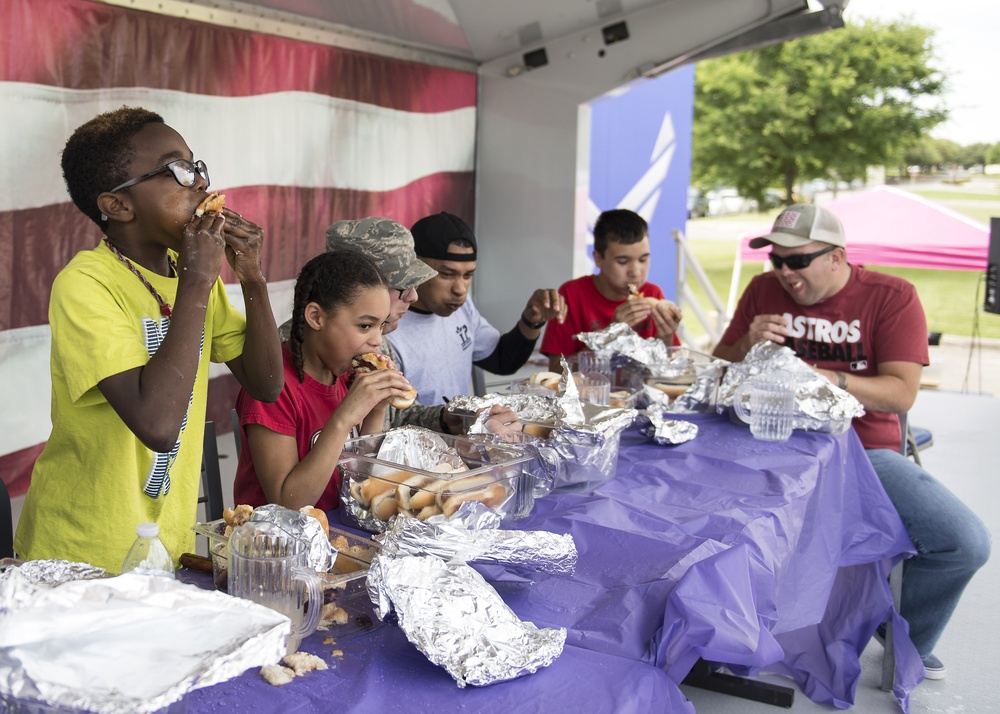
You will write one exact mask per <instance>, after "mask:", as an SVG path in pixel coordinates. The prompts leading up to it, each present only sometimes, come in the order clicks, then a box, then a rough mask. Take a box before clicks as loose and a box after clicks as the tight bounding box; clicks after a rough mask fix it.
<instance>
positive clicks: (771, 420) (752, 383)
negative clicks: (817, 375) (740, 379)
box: [733, 369, 795, 441]
mask: <svg viewBox="0 0 1000 714" xmlns="http://www.w3.org/2000/svg"><path fill="white" fill-rule="evenodd" d="M748 393H749V397H750V409H749V411H748V410H747V408H746V406H745V405H744V401H745V400H746V397H747V394H748ZM733 409H734V410H735V412H736V416H738V417H739V418H740V419H741V420H742V421H744V422H746V423H747V424H749V425H750V433H751V434H753V437H754V438H755V439H761V440H762V441H786V440H787V439H788V437H790V436H791V435H792V418H793V417H794V415H795V375H794V374H792V373H791V372H788V371H786V370H783V369H776V370H774V371H772V372H767V373H765V374H758V375H757V376H755V377H752V378H751V379H748V380H747V381H746V382H744V383H743V384H741V385H740V386H739V387H738V388H737V389H736V392H735V393H734V394H733Z"/></svg>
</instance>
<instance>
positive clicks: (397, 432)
mask: <svg viewBox="0 0 1000 714" xmlns="http://www.w3.org/2000/svg"><path fill="white" fill-rule="evenodd" d="M378 458H379V459H381V460H382V461H390V462H392V463H394V464H405V465H406V466H409V467H410V468H415V469H422V470H424V471H429V470H431V469H432V468H434V467H435V466H437V465H439V464H448V465H449V466H451V467H452V468H453V469H465V468H466V464H465V462H463V461H462V457H461V456H459V454H458V452H457V451H455V449H453V448H451V447H450V446H449V445H448V442H446V441H445V440H444V439H442V438H441V437H440V436H439V435H438V433H437V432H436V431H431V430H430V429H424V428H421V427H418V426H404V427H401V428H399V429H393V430H392V431H390V432H387V433H386V435H385V438H384V439H383V440H382V444H381V446H379V449H378ZM476 466H477V467H478V466H479V465H478V464H477V465H476Z"/></svg>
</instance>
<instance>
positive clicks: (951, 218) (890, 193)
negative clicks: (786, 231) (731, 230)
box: [740, 186, 990, 271]
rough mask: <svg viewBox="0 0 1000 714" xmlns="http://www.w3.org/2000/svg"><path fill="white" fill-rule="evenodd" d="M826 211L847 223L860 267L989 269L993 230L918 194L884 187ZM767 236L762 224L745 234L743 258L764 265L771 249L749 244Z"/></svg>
mask: <svg viewBox="0 0 1000 714" xmlns="http://www.w3.org/2000/svg"><path fill="white" fill-rule="evenodd" d="M823 207H824V208H826V209H828V210H829V211H830V212H832V213H833V214H834V215H835V216H837V218H839V219H840V222H841V223H842V224H843V225H844V232H845V234H846V235H847V256H848V260H850V262H852V263H854V264H856V265H882V266H894V267H900V268H937V269H939V270H977V271H981V270H986V257H987V253H988V251H989V242H990V235H989V228H987V227H986V226H985V225H983V224H982V223H979V222H978V221H974V220H972V219H971V218H966V217H965V216H962V215H960V214H958V213H955V212H954V211H951V210H949V209H947V208H944V207H942V206H939V205H937V204H935V203H933V202H931V201H928V200H927V199H924V198H921V197H920V196H917V195H916V194H912V193H909V192H908V191H902V190H900V189H897V188H892V187H890V186H880V187H878V188H874V189H871V190H868V191H861V192H859V193H852V194H850V195H847V196H845V197H843V198H838V199H836V200H834V201H830V202H829V203H825V204H823ZM769 232H770V226H761V228H760V230H757V231H754V232H751V233H748V234H747V235H744V236H743V237H742V238H741V239H740V258H741V260H743V261H748V262H762V261H766V260H767V254H768V250H767V249H759V250H753V249H751V248H750V246H749V243H750V240H751V239H752V238H755V237H757V236H761V235H766V234H767V233H769Z"/></svg>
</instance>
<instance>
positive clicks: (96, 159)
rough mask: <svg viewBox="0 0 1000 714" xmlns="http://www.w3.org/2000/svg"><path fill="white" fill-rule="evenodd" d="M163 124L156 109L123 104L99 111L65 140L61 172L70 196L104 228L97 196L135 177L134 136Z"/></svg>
mask: <svg viewBox="0 0 1000 714" xmlns="http://www.w3.org/2000/svg"><path fill="white" fill-rule="evenodd" d="M162 123H163V117H161V116H160V115H159V114H157V113H156V112H151V111H149V110H148V109H143V108H142V107H126V106H123V107H121V108H120V109H115V110H113V111H110V112H105V113H104V114H98V115H97V116H96V117H94V118H93V119H91V120H90V121H88V122H87V123H86V124H83V125H81V126H80V127H78V128H77V130H76V131H74V132H73V135H72V136H70V137H69V139H68V140H67V141H66V146H65V147H64V148H63V152H62V172H63V180H65V181H66V188H67V190H68V191H69V197H70V198H71V199H73V203H74V204H75V205H76V207H77V208H79V209H80V210H81V211H82V212H83V213H84V215H86V216H87V218H89V219H90V220H92V221H93V222H94V223H96V224H97V225H98V226H100V228H101V229H102V230H103V229H104V227H105V224H106V223H107V221H105V220H101V209H100V208H98V207H97V197H98V196H99V195H100V194H101V193H103V192H105V191H110V190H111V189H112V188H114V187H115V186H117V185H118V184H121V183H124V182H126V181H128V180H129V179H130V178H132V177H131V176H128V175H127V171H128V168H127V167H128V163H129V162H130V161H132V159H133V158H134V157H135V153H136V152H135V148H134V147H133V146H132V138H133V137H134V136H135V135H136V134H137V133H139V131H140V130H141V129H142V128H143V127H144V126H146V125H147V124H162Z"/></svg>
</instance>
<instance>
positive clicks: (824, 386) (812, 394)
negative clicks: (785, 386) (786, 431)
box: [719, 340, 865, 434]
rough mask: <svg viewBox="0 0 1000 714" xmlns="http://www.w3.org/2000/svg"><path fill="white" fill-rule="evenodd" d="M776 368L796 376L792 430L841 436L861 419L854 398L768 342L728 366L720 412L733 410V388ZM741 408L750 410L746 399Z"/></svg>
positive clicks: (860, 409) (787, 349)
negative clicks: (852, 423) (852, 422)
mask: <svg viewBox="0 0 1000 714" xmlns="http://www.w3.org/2000/svg"><path fill="white" fill-rule="evenodd" d="M776 369H784V370H787V371H789V372H792V373H793V374H794V375H795V416H794V417H793V418H792V428H793V429H804V430H806V431H818V432H824V433H830V434H842V433H844V432H845V431H847V429H848V428H849V427H850V426H851V420H852V419H854V418H856V417H860V416H864V413H865V408H864V407H863V406H861V402H859V401H858V400H857V399H855V398H854V396H852V395H851V394H849V393H847V392H846V391H844V390H843V389H840V388H839V387H837V386H836V385H834V384H831V383H830V380H828V379H827V378H826V377H824V376H822V375H820V374H817V373H816V371H815V370H813V369H812V368H811V367H810V366H809V365H808V364H806V363H805V362H803V361H802V360H801V359H799V357H798V356H796V354H795V353H794V352H793V351H792V350H791V349H789V348H788V347H785V346H784V345H779V344H776V343H774V342H771V341H769V340H767V341H764V342H758V343H757V344H756V345H754V346H753V347H751V348H750V351H749V352H748V353H747V355H746V357H744V358H743V361H742V362H734V363H732V364H731V365H729V369H728V370H726V376H725V377H724V378H723V380H722V384H721V385H720V386H719V411H720V412H725V411H727V410H731V409H732V405H733V397H734V396H735V394H736V389H737V388H738V387H739V386H740V385H741V384H743V382H745V381H746V380H748V379H750V378H752V377H754V376H756V375H758V374H763V373H766V372H770V371H772V370H776ZM747 396H748V395H747ZM744 406H745V407H746V408H747V410H748V411H749V407H750V405H749V399H748V398H746V401H745V402H744Z"/></svg>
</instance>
